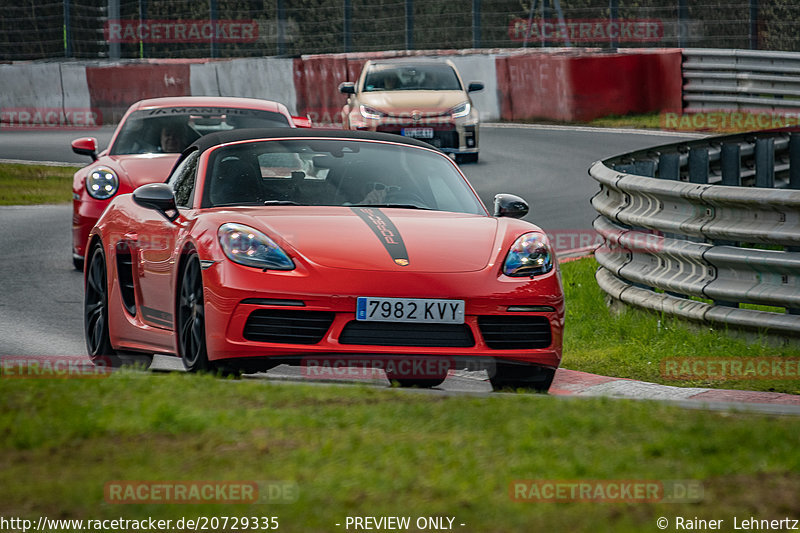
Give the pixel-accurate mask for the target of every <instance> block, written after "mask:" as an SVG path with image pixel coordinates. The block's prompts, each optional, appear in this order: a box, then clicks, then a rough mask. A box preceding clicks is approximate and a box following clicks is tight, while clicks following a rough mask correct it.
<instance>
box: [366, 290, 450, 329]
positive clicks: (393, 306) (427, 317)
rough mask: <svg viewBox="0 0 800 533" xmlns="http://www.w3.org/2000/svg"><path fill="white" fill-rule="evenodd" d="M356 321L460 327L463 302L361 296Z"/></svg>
mask: <svg viewBox="0 0 800 533" xmlns="http://www.w3.org/2000/svg"><path fill="white" fill-rule="evenodd" d="M356 320H363V321H368V322H418V323H434V324H463V323H464V300H435V299H428V298H369V297H364V296H362V297H360V298H358V300H356Z"/></svg>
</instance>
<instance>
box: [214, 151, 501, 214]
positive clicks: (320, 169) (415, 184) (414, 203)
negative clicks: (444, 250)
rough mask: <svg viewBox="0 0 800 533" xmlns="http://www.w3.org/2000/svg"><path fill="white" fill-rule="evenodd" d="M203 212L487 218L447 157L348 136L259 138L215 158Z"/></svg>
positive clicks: (220, 153)
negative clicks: (353, 210)
mask: <svg viewBox="0 0 800 533" xmlns="http://www.w3.org/2000/svg"><path fill="white" fill-rule="evenodd" d="M207 168H208V171H207V175H206V178H205V187H204V201H203V206H204V207H216V206H235V205H320V206H322V205H324V206H367V205H369V206H380V207H398V208H404V209H432V210H437V211H453V212H459V213H471V214H479V215H485V214H486V211H485V209H484V208H483V206H482V204H481V203H480V200H478V198H477V197H476V196H475V194H474V193H473V191H472V189H471V188H470V187H469V185H468V184H467V182H466V181H465V180H464V178H463V176H462V175H461V174H460V173H459V172H458V170H457V169H456V167H455V166H454V165H453V163H452V161H450V159H449V158H448V157H447V156H444V155H442V154H439V153H436V152H432V151H430V150H426V149H422V148H415V147H412V146H400V145H394V144H387V143H380V142H370V141H354V140H344V139H323V140H320V139H292V140H275V141H255V142H250V143H246V144H239V145H233V146H224V147H221V148H218V149H216V150H214V153H213V154H212V155H211V157H210V158H209V162H208V166H207Z"/></svg>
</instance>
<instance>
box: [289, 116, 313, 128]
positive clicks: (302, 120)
mask: <svg viewBox="0 0 800 533" xmlns="http://www.w3.org/2000/svg"><path fill="white" fill-rule="evenodd" d="M292 122H294V125H295V127H298V128H313V127H314V125H313V124H312V123H311V119H310V118H308V117H292Z"/></svg>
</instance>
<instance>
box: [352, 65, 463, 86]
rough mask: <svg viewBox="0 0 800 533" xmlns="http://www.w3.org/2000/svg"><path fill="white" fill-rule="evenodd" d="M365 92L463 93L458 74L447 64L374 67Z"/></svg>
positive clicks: (365, 79) (365, 81) (367, 77)
mask: <svg viewBox="0 0 800 533" xmlns="http://www.w3.org/2000/svg"><path fill="white" fill-rule="evenodd" d="M363 90H364V91H366V92H370V91H461V90H463V88H462V87H461V83H460V82H459V80H458V76H457V75H456V72H455V71H454V70H453V68H452V67H451V66H450V65H447V64H432V65H402V66H399V65H372V66H371V67H370V70H369V72H367V74H366V76H365V78H364V88H363Z"/></svg>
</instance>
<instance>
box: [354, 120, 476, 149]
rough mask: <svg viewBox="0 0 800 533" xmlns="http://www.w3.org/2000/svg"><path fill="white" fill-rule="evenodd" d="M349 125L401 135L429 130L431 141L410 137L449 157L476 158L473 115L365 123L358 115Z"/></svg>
mask: <svg viewBox="0 0 800 533" xmlns="http://www.w3.org/2000/svg"><path fill="white" fill-rule="evenodd" d="M349 124H350V125H351V128H352V129H355V130H368V131H379V132H383V133H393V134H395V135H404V133H406V130H408V129H417V130H418V129H431V130H433V137H432V138H425V137H419V136H413V137H414V138H416V139H418V140H420V141H423V142H427V143H428V144H431V145H433V146H435V147H436V148H438V149H440V150H441V151H442V152H445V153H450V154H477V153H478V145H479V134H480V124H479V121H478V118H477V115H475V116H470V117H466V118H463V119H455V120H454V119H452V118H450V117H449V116H429V117H423V118H422V119H420V120H411V119H410V118H408V117H407V116H388V117H384V118H381V119H377V120H374V119H365V118H364V117H362V116H361V114H360V113H358V112H354V113H352V114H351V115H350V121H349Z"/></svg>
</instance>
